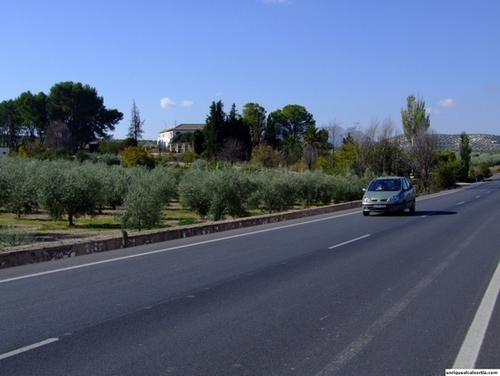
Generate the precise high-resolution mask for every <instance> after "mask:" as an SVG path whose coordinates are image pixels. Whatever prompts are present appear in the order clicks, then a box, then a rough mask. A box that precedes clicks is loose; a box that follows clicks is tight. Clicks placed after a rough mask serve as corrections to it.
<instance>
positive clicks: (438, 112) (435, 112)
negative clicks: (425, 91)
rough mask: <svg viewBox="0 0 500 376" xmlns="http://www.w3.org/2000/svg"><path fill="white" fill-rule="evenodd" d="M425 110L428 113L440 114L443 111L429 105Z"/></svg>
mask: <svg viewBox="0 0 500 376" xmlns="http://www.w3.org/2000/svg"><path fill="white" fill-rule="evenodd" d="M425 111H426V112H427V114H429V115H439V114H440V113H441V111H439V110H436V109H435V108H430V107H427V108H426V109H425Z"/></svg>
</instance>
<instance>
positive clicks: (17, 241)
mask: <svg viewBox="0 0 500 376" xmlns="http://www.w3.org/2000/svg"><path fill="white" fill-rule="evenodd" d="M34 241H35V236H34V235H33V234H31V233H29V232H27V231H24V230H20V229H16V228H15V227H13V226H0V247H15V246H18V245H24V244H31V243H33V242H34Z"/></svg>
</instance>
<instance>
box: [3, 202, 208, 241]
mask: <svg viewBox="0 0 500 376" xmlns="http://www.w3.org/2000/svg"><path fill="white" fill-rule="evenodd" d="M119 210H120V209H118V210H111V209H105V210H103V212H102V213H100V214H98V215H96V216H95V217H89V216H85V217H81V218H77V219H74V221H73V222H74V226H70V225H69V224H68V221H67V219H63V220H58V221H55V220H52V219H50V218H49V216H48V215H47V214H45V213H44V212H38V213H33V214H25V215H22V216H21V218H20V219H17V216H16V215H15V214H12V213H6V212H5V211H1V210H0V227H4V228H6V227H8V228H9V229H12V228H13V229H16V230H19V231H20V232H23V233H28V234H31V235H33V237H34V238H35V241H37V242H39V241H56V240H63V239H78V238H88V237H93V236H96V235H119V236H121V222H120V220H119V219H118V218H117V214H118V213H119ZM203 222H205V221H204V220H202V219H201V218H199V217H198V216H197V215H196V214H195V213H194V212H192V211H189V210H185V209H182V208H181V207H180V206H179V204H178V203H177V202H173V203H171V204H170V205H168V207H167V208H166V209H165V210H164V211H163V218H162V223H161V225H159V226H157V227H155V228H168V227H175V226H185V225H190V224H195V223H203ZM127 231H129V232H132V233H133V232H134V231H137V230H134V229H127Z"/></svg>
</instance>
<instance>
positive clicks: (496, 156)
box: [471, 151, 500, 167]
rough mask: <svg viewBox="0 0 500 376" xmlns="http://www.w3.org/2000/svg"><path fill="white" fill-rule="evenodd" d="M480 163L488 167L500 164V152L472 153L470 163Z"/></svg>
mask: <svg viewBox="0 0 500 376" xmlns="http://www.w3.org/2000/svg"><path fill="white" fill-rule="evenodd" d="M480 163H484V164H485V165H488V166H490V167H493V166H499V165H500V153H499V152H498V151H495V152H493V151H492V152H482V153H478V152H476V153H473V154H472V155H471V164H472V165H474V166H475V165H478V164H480Z"/></svg>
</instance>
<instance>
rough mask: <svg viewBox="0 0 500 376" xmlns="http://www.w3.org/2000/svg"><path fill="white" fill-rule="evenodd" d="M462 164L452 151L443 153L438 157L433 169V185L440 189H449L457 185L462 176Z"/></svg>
mask: <svg viewBox="0 0 500 376" xmlns="http://www.w3.org/2000/svg"><path fill="white" fill-rule="evenodd" d="M461 169H462V164H461V161H459V160H457V158H456V155H455V153H454V152H452V151H443V152H440V153H438V154H437V155H436V157H435V160H434V168H433V174H432V176H433V185H434V186H435V187H437V188H438V189H449V188H453V187H455V185H456V182H457V179H458V178H459V177H460V176H461Z"/></svg>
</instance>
